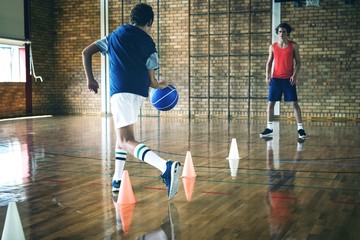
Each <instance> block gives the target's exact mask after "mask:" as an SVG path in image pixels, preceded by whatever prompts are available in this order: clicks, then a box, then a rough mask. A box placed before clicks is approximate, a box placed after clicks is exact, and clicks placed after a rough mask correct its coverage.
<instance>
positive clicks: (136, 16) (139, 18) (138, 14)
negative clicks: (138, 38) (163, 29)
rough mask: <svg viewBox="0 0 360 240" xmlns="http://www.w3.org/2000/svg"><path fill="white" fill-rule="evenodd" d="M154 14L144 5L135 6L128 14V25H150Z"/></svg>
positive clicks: (148, 6)
mask: <svg viewBox="0 0 360 240" xmlns="http://www.w3.org/2000/svg"><path fill="white" fill-rule="evenodd" d="M153 21H154V12H153V10H152V7H151V6H150V5H148V4H146V3H138V4H136V5H135V6H134V7H133V9H132V10H131V13H130V23H131V24H136V25H139V26H145V25H147V24H148V25H150V26H151V25H152V23H153Z"/></svg>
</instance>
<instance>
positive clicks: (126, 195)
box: [117, 170, 135, 204]
mask: <svg viewBox="0 0 360 240" xmlns="http://www.w3.org/2000/svg"><path fill="white" fill-rule="evenodd" d="M117 203H118V204H134V203H135V197H134V192H133V190H132V187H131V182H130V177H129V173H128V171H127V170H124V172H123V176H122V179H121V185H120V190H119V196H118V200H117Z"/></svg>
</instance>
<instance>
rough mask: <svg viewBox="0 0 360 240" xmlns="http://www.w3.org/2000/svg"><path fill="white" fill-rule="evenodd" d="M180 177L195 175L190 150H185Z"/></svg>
mask: <svg viewBox="0 0 360 240" xmlns="http://www.w3.org/2000/svg"><path fill="white" fill-rule="evenodd" d="M182 177H196V173H195V169H194V164H193V160H192V157H191V153H190V151H187V153H186V158H185V163H184V168H183V172H182Z"/></svg>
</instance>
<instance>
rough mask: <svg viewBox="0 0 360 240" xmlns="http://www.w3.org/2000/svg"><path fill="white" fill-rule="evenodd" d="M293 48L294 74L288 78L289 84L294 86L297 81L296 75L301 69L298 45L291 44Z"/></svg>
mask: <svg viewBox="0 0 360 240" xmlns="http://www.w3.org/2000/svg"><path fill="white" fill-rule="evenodd" d="M293 48H294V60H295V67H294V73H293V75H292V76H291V78H290V82H291V83H292V84H296V81H297V75H298V73H299V71H300V67H301V61H300V53H299V45H298V44H297V43H295V42H294V43H293Z"/></svg>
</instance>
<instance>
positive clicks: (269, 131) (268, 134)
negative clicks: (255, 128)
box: [260, 128, 273, 138]
mask: <svg viewBox="0 0 360 240" xmlns="http://www.w3.org/2000/svg"><path fill="white" fill-rule="evenodd" d="M272 135H273V130H272V129H269V128H265V130H264V131H263V132H262V133H260V137H261V138H263V137H271V136H272Z"/></svg>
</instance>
